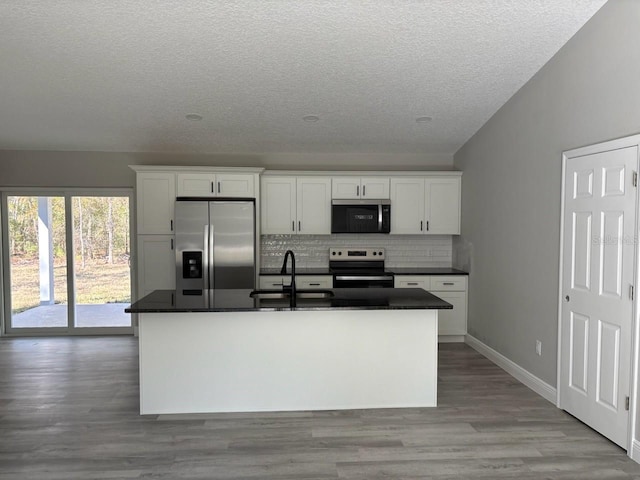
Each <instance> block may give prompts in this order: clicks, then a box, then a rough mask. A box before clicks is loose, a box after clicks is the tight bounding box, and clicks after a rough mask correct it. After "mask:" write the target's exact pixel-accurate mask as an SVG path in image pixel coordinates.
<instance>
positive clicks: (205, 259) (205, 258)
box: [202, 225, 209, 290]
mask: <svg viewBox="0 0 640 480" xmlns="http://www.w3.org/2000/svg"><path fill="white" fill-rule="evenodd" d="M202 277H203V278H202V288H203V289H204V290H206V289H207V288H209V225H205V226H204V248H203V252H202Z"/></svg>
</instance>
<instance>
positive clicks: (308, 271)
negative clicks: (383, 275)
mask: <svg viewBox="0 0 640 480" xmlns="http://www.w3.org/2000/svg"><path fill="white" fill-rule="evenodd" d="M384 270H385V272H387V273H393V274H394V275H469V274H468V273H467V272H464V271H462V270H458V269H457V268H448V267H409V268H407V267H397V268H394V267H387V268H385V269H384ZM260 275H281V273H280V269H279V268H263V269H261V270H260ZM296 275H333V272H331V271H330V270H329V268H328V267H327V268H296Z"/></svg>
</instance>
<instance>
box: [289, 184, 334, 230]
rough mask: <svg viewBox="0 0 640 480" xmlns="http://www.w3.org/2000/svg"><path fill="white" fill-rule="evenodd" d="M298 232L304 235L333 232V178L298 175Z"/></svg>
mask: <svg viewBox="0 0 640 480" xmlns="http://www.w3.org/2000/svg"><path fill="white" fill-rule="evenodd" d="M297 200H298V202H297V203H298V208H297V210H298V211H297V213H298V215H297V217H298V221H297V224H296V228H297V232H298V233H299V234H304V235H329V234H330V233H331V179H330V178H329V177H298V197H297Z"/></svg>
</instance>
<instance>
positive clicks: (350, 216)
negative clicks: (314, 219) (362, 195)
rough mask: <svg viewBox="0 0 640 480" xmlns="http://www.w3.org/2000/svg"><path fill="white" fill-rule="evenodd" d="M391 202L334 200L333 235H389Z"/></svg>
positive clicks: (332, 208)
mask: <svg viewBox="0 0 640 480" xmlns="http://www.w3.org/2000/svg"><path fill="white" fill-rule="evenodd" d="M390 231H391V201H390V200H333V201H332V202H331V233H389V232H390Z"/></svg>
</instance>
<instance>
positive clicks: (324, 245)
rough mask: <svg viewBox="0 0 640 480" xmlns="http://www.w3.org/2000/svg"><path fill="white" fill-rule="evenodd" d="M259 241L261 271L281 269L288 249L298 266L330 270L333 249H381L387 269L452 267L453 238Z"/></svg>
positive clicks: (266, 238)
mask: <svg viewBox="0 0 640 480" xmlns="http://www.w3.org/2000/svg"><path fill="white" fill-rule="evenodd" d="M260 240H261V256H260V259H261V267H262V268H278V267H280V266H281V265H282V259H283V256H284V252H286V251H287V250H289V249H290V250H293V251H294V253H295V254H296V266H297V267H301V268H316V267H319V268H323V267H328V266H329V248H331V247H336V248H340V247H356V248H357V247H361V248H366V247H370V248H375V247H382V248H384V249H385V255H386V259H385V266H386V267H388V268H393V267H396V268H400V267H451V258H452V237H451V236H450V235H379V234H378V235H377V234H360V235H359V234H340V235H262V236H261V239H260Z"/></svg>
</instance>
